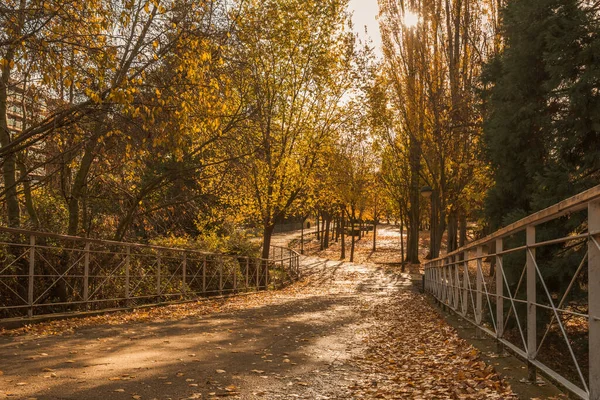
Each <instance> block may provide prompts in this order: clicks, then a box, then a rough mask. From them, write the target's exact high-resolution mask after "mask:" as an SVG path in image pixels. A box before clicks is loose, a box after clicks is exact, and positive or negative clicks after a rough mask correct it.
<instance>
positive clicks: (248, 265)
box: [246, 257, 250, 291]
mask: <svg viewBox="0 0 600 400" xmlns="http://www.w3.org/2000/svg"><path fill="white" fill-rule="evenodd" d="M249 274H250V257H246V291H248V278H249Z"/></svg>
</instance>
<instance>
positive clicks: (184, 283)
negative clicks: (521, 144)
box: [181, 253, 187, 296]
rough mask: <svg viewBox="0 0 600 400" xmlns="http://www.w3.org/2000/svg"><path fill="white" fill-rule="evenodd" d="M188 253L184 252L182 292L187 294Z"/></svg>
mask: <svg viewBox="0 0 600 400" xmlns="http://www.w3.org/2000/svg"><path fill="white" fill-rule="evenodd" d="M186 280H187V253H183V261H182V262H181V293H182V294H183V295H184V296H185V295H186V293H187V287H186Z"/></svg>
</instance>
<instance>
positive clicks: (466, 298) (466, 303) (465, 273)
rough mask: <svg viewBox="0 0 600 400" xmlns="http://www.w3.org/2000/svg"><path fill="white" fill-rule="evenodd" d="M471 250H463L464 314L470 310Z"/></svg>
mask: <svg viewBox="0 0 600 400" xmlns="http://www.w3.org/2000/svg"><path fill="white" fill-rule="evenodd" d="M468 259H469V252H468V251H465V252H463V291H462V316H463V317H464V316H466V315H467V313H468V312H469V262H468V261H467V260H468Z"/></svg>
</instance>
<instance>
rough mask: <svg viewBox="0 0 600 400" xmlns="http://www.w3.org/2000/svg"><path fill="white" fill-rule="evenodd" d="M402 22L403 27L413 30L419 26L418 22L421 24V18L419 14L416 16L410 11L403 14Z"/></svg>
mask: <svg viewBox="0 0 600 400" xmlns="http://www.w3.org/2000/svg"><path fill="white" fill-rule="evenodd" d="M402 22H403V24H404V26H405V27H407V28H414V27H415V26H417V25H418V24H419V22H421V18H420V17H419V14H417V13H414V12H412V11H406V12H405V13H404V18H403V20H402Z"/></svg>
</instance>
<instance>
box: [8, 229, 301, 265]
mask: <svg viewBox="0 0 600 400" xmlns="http://www.w3.org/2000/svg"><path fill="white" fill-rule="evenodd" d="M0 232H6V233H12V234H17V235H26V236H35V237H44V238H49V239H61V240H70V241H82V242H85V243H93V244H101V245H112V246H122V247H131V248H138V249H150V250H163V251H178V252H185V253H193V254H198V255H203V256H225V257H236V258H252V259H255V260H262V261H269V260H278V259H272V258H266V259H265V258H262V257H259V256H256V257H255V256H246V255H237V254H227V253H218V252H210V251H202V250H195V249H186V248H182V247H169V246H158V245H152V244H144V243H136V242H126V241H117V240H109V239H95V238H88V237H85V236H72V235H64V234H61V233H52V232H44V231H34V230H28V229H22V228H10V227H7V226H0ZM270 247H275V248H278V249H285V250H289V251H292V252H294V253H295V255H298V256H299V255H300V254H299V253H297V252H296V251H295V250H292V249H289V248H287V247H284V246H274V245H271V246H270Z"/></svg>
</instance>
